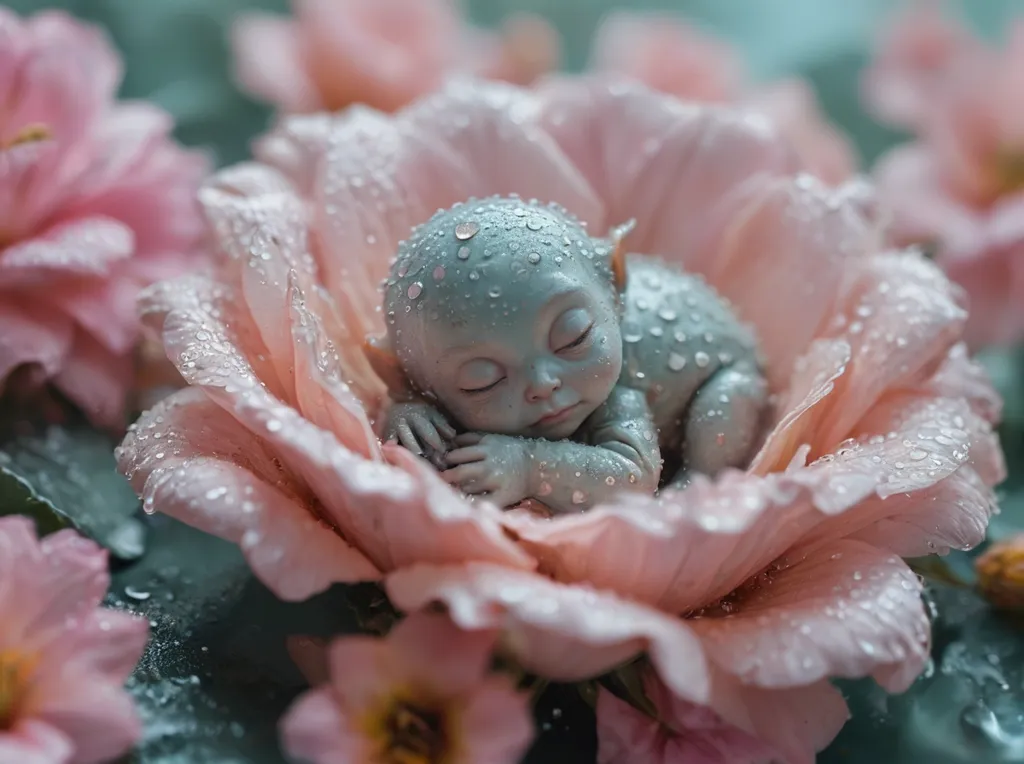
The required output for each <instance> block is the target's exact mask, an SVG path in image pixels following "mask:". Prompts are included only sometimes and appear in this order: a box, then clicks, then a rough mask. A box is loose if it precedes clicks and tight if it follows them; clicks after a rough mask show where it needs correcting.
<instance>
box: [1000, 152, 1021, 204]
mask: <svg viewBox="0 0 1024 764" xmlns="http://www.w3.org/2000/svg"><path fill="white" fill-rule="evenodd" d="M995 184H996V186H997V188H998V193H999V195H1000V196H1001V195H1003V194H1012V193H1014V192H1016V191H1020V190H1021V189H1024V152H1022V151H1003V152H1000V153H999V155H998V156H997V157H996V162H995Z"/></svg>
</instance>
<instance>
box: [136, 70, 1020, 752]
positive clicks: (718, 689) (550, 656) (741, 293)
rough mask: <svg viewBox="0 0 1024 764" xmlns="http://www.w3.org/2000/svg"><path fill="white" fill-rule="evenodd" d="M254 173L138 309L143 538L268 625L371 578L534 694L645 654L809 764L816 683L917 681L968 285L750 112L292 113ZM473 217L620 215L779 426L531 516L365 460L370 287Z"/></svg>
mask: <svg viewBox="0 0 1024 764" xmlns="http://www.w3.org/2000/svg"><path fill="white" fill-rule="evenodd" d="M257 154H258V156H259V157H260V159H261V161H260V162H256V163H249V164H245V165H241V166H238V167H235V168H231V169H228V170H225V171H223V172H222V173H220V174H218V175H217V176H215V177H214V178H213V179H212V180H211V181H210V183H209V184H208V185H207V187H206V188H205V189H204V190H203V192H202V194H201V196H202V200H203V203H204V205H205V207H206V210H207V215H208V216H209V218H210V220H211V224H212V226H213V229H214V231H215V233H216V234H217V238H218V240H219V242H220V249H221V261H220V263H219V267H218V271H217V272H216V273H214V274H211V275H203V276H192V277H189V278H187V279H184V280H178V281H176V282H171V283H168V284H162V285H159V286H157V287H154V288H151V289H149V290H148V291H147V293H146V295H145V297H144V300H143V304H144V312H145V321H146V322H147V324H148V325H149V326H150V327H151V328H152V329H153V330H154V331H157V332H160V333H161V334H162V337H163V342H164V345H165V348H166V350H167V353H168V356H169V357H170V358H172V359H174V360H175V361H176V362H177V364H178V368H179V370H180V371H181V372H182V374H183V376H184V377H185V379H186V381H187V382H188V383H189V385H190V387H189V388H188V389H186V390H184V391H182V392H179V393H176V394H175V395H173V396H172V397H171V398H169V399H168V400H166V401H165V402H163V403H161V404H160V405H159V406H157V407H156V408H155V409H154V410H152V411H150V412H149V413H148V414H146V415H145V416H144V417H143V418H142V419H141V420H140V421H139V423H138V424H137V425H136V426H135V427H134V429H133V430H132V431H131V432H130V433H129V435H128V437H127V438H126V439H125V441H124V443H123V444H122V448H121V449H120V450H119V453H118V458H119V463H120V466H121V469H122V470H123V471H124V472H125V474H127V475H128V476H129V478H130V479H131V481H132V484H133V485H134V486H135V488H136V490H137V491H138V492H139V493H140V494H141V495H142V497H143V499H144V502H145V506H146V507H147V508H148V509H149V510H150V511H154V510H159V511H162V512H166V513H168V514H171V515H173V516H175V517H177V518H179V519H181V520H183V521H185V522H187V523H190V524H192V525H194V526H196V527H198V528H201V529H204V530H206V531H209V532H211V533H215V534H217V535H219V536H222V537H224V538H228V539H231V540H233V541H235V542H237V543H239V544H240V546H241V547H242V549H243V551H244V552H245V554H246V555H247V557H248V559H249V562H250V564H251V566H252V568H253V570H254V571H255V572H256V575H258V576H259V577H260V578H261V579H262V580H263V581H265V582H266V583H267V585H268V586H270V587H271V588H272V589H274V591H276V592H277V593H278V594H279V595H281V596H283V597H285V598H289V599H301V598H304V597H307V596H309V595H310V594H312V593H314V592H317V591H320V590H322V589H324V588H326V587H327V586H329V585H330V584H331V583H333V582H336V581H351V580H360V579H369V578H380V577H385V578H386V581H385V584H386V586H387V589H388V592H389V594H390V596H391V598H392V601H393V602H394V604H395V605H396V606H398V607H399V608H401V609H403V610H406V611H415V610H418V609H420V608H421V607H423V606H426V605H428V604H431V603H442V604H443V605H445V606H446V607H447V609H448V612H449V615H450V617H451V618H452V619H453V620H454V622H455V623H456V624H457V625H458V626H460V627H461V628H463V629H466V630H478V629H479V630H487V631H489V630H501V631H502V632H503V633H504V642H503V644H504V645H506V646H507V648H508V649H509V650H511V651H512V652H513V653H514V654H515V655H516V657H517V658H518V659H519V661H521V663H522V664H523V665H524V667H525V668H527V669H528V670H530V671H533V672H535V673H537V674H539V675H542V676H546V677H549V678H551V679H555V680H559V681H562V680H564V681H576V680H580V679H584V678H588V677H593V676H596V675H599V674H601V673H603V672H606V671H608V670H609V669H611V668H613V667H615V666H617V665H619V664H621V663H622V662H623V661H626V660H629V659H630V658H632V657H633V656H636V655H637V654H638V653H641V652H644V651H646V652H647V653H648V655H649V656H650V659H651V662H652V664H653V665H654V667H655V669H656V670H657V673H658V676H659V677H660V680H661V681H662V682H663V683H664V685H665V686H666V687H667V688H668V689H669V690H670V691H671V692H672V693H673V695H674V696H675V697H676V698H678V699H679V700H682V701H685V702H687V703H690V704H693V705H696V706H701V707H706V708H709V709H711V710H713V711H714V712H715V714H717V716H718V717H720V718H721V719H722V720H723V723H725V724H728V725H731V726H733V727H736V728H737V729H739V730H742V731H744V732H746V733H747V734H749V735H752V736H753V737H755V738H757V739H759V740H761V741H763V742H764V743H765V744H766V745H770V746H772V747H774V748H775V749H777V750H778V751H780V752H781V754H782V755H783V756H784V757H785V758H786V760H787V761H792V762H797V763H798V764H800V763H801V762H810V761H811V760H812V758H813V752H814V751H815V750H817V749H818V748H820V747H821V746H822V745H824V742H825V741H824V740H823V738H822V736H821V734H819V733H820V729H819V728H824V729H828V730H831V731H834V730H835V729H836V728H837V727H838V725H839V724H840V723H841V721H842V719H843V718H845V708H844V706H843V705H842V702H841V699H840V698H839V697H838V695H837V694H836V692H835V691H834V690H833V689H832V688H831V687H830V685H829V684H828V679H829V678H830V677H837V676H842V677H860V676H869V675H870V676H874V677H875V678H876V679H877V680H878V681H879V682H880V683H881V684H882V685H883V686H884V687H886V688H887V689H890V690H893V691H900V690H902V689H904V688H906V687H907V686H908V685H909V683H910V682H911V681H912V680H913V678H914V677H915V676H916V675H917V673H918V672H919V671H920V670H921V667H922V666H923V665H924V661H925V659H926V657H927V648H928V623H927V619H926V618H925V614H924V611H923V609H922V606H921V602H920V597H919V589H920V586H919V583H918V581H917V579H916V577H915V576H914V575H913V574H912V573H911V571H910V570H909V568H907V566H906V565H905V564H904V563H903V562H902V561H901V560H900V559H899V556H898V555H902V556H915V555H924V554H928V553H931V552H935V551H939V552H941V551H945V550H947V549H949V548H951V547H952V548H957V549H960V548H969V547H971V546H973V545H975V544H977V543H978V542H979V541H980V540H981V539H982V538H983V536H984V531H985V527H986V524H987V521H988V517H989V514H990V512H991V511H992V507H993V495H992V490H991V486H993V485H994V484H996V483H998V482H999V481H1000V480H1001V479H1002V477H1003V473H1004V465H1003V461H1002V455H1001V453H1000V450H999V446H998V441H997V439H996V436H995V435H994V434H993V432H992V423H993V422H995V421H996V420H997V419H998V417H999V409H1000V401H999V399H998V397H997V396H996V395H995V393H994V392H993V390H992V388H991V386H990V385H989V383H988V381H987V379H986V378H985V376H984V374H983V373H982V372H981V371H980V369H979V367H978V366H977V365H976V364H974V363H973V362H972V361H971V360H970V359H969V358H968V356H967V354H966V351H965V350H964V347H963V345H962V344H961V343H960V338H961V333H962V331H963V326H964V322H965V320H966V312H965V310H964V309H963V307H962V305H961V304H960V293H959V291H958V290H957V289H955V288H954V287H953V286H951V285H950V283H949V282H948V281H947V280H946V278H945V277H944V276H943V274H942V273H941V272H940V271H939V270H938V269H937V268H935V267H934V266H933V265H932V264H931V263H929V262H928V261H927V260H925V259H924V258H922V257H920V256H919V255H918V254H916V253H914V252H905V251H896V250H890V249H887V248H885V247H884V246H883V244H882V242H881V234H880V232H879V231H878V228H877V226H876V224H875V223H874V222H873V221H872V220H871V219H870V218H869V217H868V216H867V215H866V214H865V212H864V210H865V202H870V189H866V188H864V187H863V186H862V185H857V186H855V187H854V186H842V187H840V188H838V189H829V188H827V187H825V186H824V185H822V184H821V183H820V182H819V181H817V180H815V179H814V178H813V177H811V176H808V175H806V174H802V173H801V172H800V167H801V165H800V162H799V160H798V158H797V157H796V156H795V154H794V153H793V151H792V150H791V148H790V146H789V144H787V143H786V142H785V141H784V140H782V139H781V138H780V137H779V136H778V135H777V134H776V133H775V132H774V131H773V130H772V129H771V126H770V125H769V124H768V123H767V122H766V121H765V120H763V119H751V118H750V116H749V114H748V113H746V112H742V111H735V110H733V109H732V108H722V107H714V106H706V105H697V104H692V103H691V104H685V103H682V102H679V101H677V100H676V99H674V98H671V97H668V96H664V95H660V94H656V93H653V92H651V91H650V90H648V89H646V88H644V87H642V86H640V85H637V84H623V83H621V82H617V81H608V80H605V79H601V78H596V79H582V80H581V79H563V80H558V81H551V82H548V83H547V84H545V85H543V86H541V87H540V88H539V89H536V90H522V89H518V88H513V87H510V86H503V85H497V84H483V83H461V84H452V85H451V86H449V87H448V88H447V89H446V90H444V91H443V92H440V93H437V94H434V95H432V96H430V97H428V98H425V99H423V100H421V101H419V102H417V103H416V104H413V105H412V106H410V107H409V108H407V109H405V110H402V111H401V112H399V113H398V114H396V115H394V116H388V115H384V114H382V113H379V112H375V111H371V110H369V109H365V108H355V109H350V110H348V111H347V112H344V113H342V114H340V115H333V116H332V115H317V116H311V117H295V118H292V119H289V120H286V121H285V122H284V123H283V124H282V125H281V126H280V127H279V128H278V129H277V130H275V132H273V133H272V134H271V135H269V136H267V137H266V138H265V139H264V140H262V141H261V142H260V144H259V145H258V147H257ZM494 193H502V194H510V193H518V194H520V195H521V196H522V197H524V198H531V197H536V198H539V199H542V200H545V201H548V200H550V201H555V202H558V203H560V204H562V205H563V206H565V207H566V208H567V209H569V210H570V211H571V212H573V213H575V214H576V215H577V216H578V217H579V218H580V219H581V220H585V221H587V223H588V224H589V227H590V230H593V231H604V230H608V229H609V228H610V227H611V226H613V225H615V224H617V223H618V222H621V221H624V220H629V219H631V218H635V219H636V221H637V226H636V228H635V230H634V232H633V233H632V234H631V235H630V246H631V248H632V249H633V250H634V251H637V252H641V253H657V254H660V255H662V256H664V257H666V258H668V260H669V261H670V262H674V263H676V264H677V265H678V266H680V267H683V268H686V269H688V270H690V271H692V272H696V273H700V274H702V275H703V276H704V277H705V278H706V279H707V280H708V281H709V283H711V284H712V285H714V286H715V287H716V288H717V289H718V290H720V291H721V293H722V294H723V295H725V296H726V297H727V298H728V299H729V300H730V301H731V303H732V304H733V306H734V307H735V309H736V310H737V312H738V313H739V314H740V315H741V317H742V318H743V319H745V320H746V321H748V322H749V323H751V324H752V325H753V326H755V327H757V330H758V333H759V336H760V345H761V350H762V352H763V354H764V357H765V359H766V370H767V375H768V378H769V383H770V385H771V387H772V389H773V391H774V393H775V395H776V398H777V408H776V411H775V414H774V422H773V426H772V429H771V431H770V432H769V433H768V434H767V436H766V439H765V442H764V444H763V446H762V448H761V450H760V453H759V454H758V455H757V457H756V459H755V460H754V462H753V463H752V464H751V465H750V467H749V469H748V470H746V471H744V472H740V471H731V472H727V473H725V474H723V475H721V476H720V477H718V478H717V479H715V480H709V479H703V478H698V479H697V480H696V481H695V482H694V483H693V484H692V485H691V486H690V487H689V488H687V489H686V490H685V491H682V492H671V491H670V492H665V493H663V494H662V495H661V496H659V497H658V498H653V497H652V498H646V499H645V498H643V497H638V496H636V495H631V494H624V495H623V497H622V498H621V499H620V500H619V501H616V502H612V503H609V504H606V505H602V506H598V507H596V508H594V509H592V510H591V511H589V512H587V513H586V514H581V515H570V516H560V517H557V518H554V519H550V520H547V519H542V518H538V517H535V516H532V515H530V514H527V513H524V512H522V511H513V512H508V513H502V512H500V511H499V510H498V509H497V508H495V507H493V506H491V505H488V504H486V503H484V504H473V505H471V504H470V503H468V502H467V501H466V499H465V498H464V497H462V496H460V495H458V494H456V493H455V492H454V491H453V490H452V489H451V488H449V486H448V485H446V484H445V483H443V482H442V481H441V479H440V478H439V476H438V475H437V474H436V473H435V472H434V470H433V469H432V468H431V467H430V466H429V465H428V464H427V463H426V462H424V461H422V460H420V459H418V458H415V457H413V456H411V455H410V453H409V452H407V451H404V450H402V449H396V448H391V447H384V446H382V445H381V444H380V442H379V441H378V439H377V437H376V435H375V433H374V430H373V427H372V422H374V421H375V420H376V418H377V417H378V415H379V414H380V412H381V410H382V407H383V406H384V405H385V404H386V395H385V391H384V386H383V383H382V382H381V380H380V379H378V378H377V377H376V376H375V375H374V374H373V372H372V371H371V369H370V366H369V364H368V362H367V360H366V357H365V356H364V354H363V352H362V343H363V341H364V338H365V337H367V336H376V335H379V334H380V332H381V331H382V330H383V327H384V324H383V316H382V315H381V313H380V309H379V301H380V296H379V294H378V292H377V284H378V283H379V281H380V279H381V278H382V277H383V276H384V275H385V274H386V273H387V271H388V268H389V262H390V260H391V258H392V256H393V254H394V252H395V249H396V245H397V242H398V241H399V240H401V239H403V238H404V237H406V236H407V235H408V234H409V231H410V230H411V228H412V227H413V226H414V225H417V224H419V223H421V222H423V221H425V220H426V219H427V218H429V217H430V215H431V214H432V213H433V212H434V211H435V210H436V209H438V208H439V207H440V208H443V207H448V206H450V205H452V204H454V203H456V202H459V201H464V200H466V199H469V198H471V197H477V198H482V197H485V196H488V195H491V194H494ZM797 274H798V275H797ZM826 712H827V716H828V719H826V720H822V719H821V718H820V716H821V714H822V713H826ZM808 719H817V720H818V721H817V722H815V725H812V726H808V724H807V720H808Z"/></svg>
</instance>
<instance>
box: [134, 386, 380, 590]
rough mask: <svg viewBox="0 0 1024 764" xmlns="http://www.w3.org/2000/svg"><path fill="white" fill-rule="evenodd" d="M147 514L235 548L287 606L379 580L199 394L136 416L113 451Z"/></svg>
mask: <svg viewBox="0 0 1024 764" xmlns="http://www.w3.org/2000/svg"><path fill="white" fill-rule="evenodd" d="M118 459H119V466H120V468H121V470H122V471H123V472H125V473H126V474H127V475H128V477H129V479H130V480H131V481H132V485H133V486H134V487H135V489H136V491H138V492H139V494H140V495H141V496H142V499H143V502H144V504H145V506H146V507H157V508H159V509H160V511H162V512H165V513H167V514H169V515H171V516H172V517H175V518H177V519H179V520H181V521H182V522H185V523H188V524H189V525H192V526H194V527H196V528H199V529H200V530H203V531H206V532H207V533H212V534H214V535H216V536H219V537H221V538H224V539H227V540H229V541H232V542H234V543H236V544H239V546H240V547H241V548H242V552H243V553H244V554H245V557H246V560H247V561H248V562H249V565H250V566H251V567H252V569H253V572H254V573H255V574H256V576H257V577H258V578H259V579H260V580H261V581H263V582H264V583H265V584H266V585H267V586H268V587H270V589H272V590H273V591H274V592H275V593H276V594H277V595H278V596H279V597H281V598H282V599H286V600H303V599H306V598H308V597H310V596H312V595H313V594H316V593H317V592H320V591H323V590H325V589H327V588H328V587H329V586H330V585H331V584H334V583H336V582H351V581H361V580H372V579H375V578H377V577H378V575H379V574H378V572H377V570H376V568H375V567H374V566H373V564H372V563H370V562H369V560H367V559H366V558H365V557H364V556H363V555H362V554H361V553H360V552H359V551H357V550H356V549H354V548H353V547H351V546H349V545H348V544H347V543H346V542H345V540H344V539H343V538H341V536H339V535H338V534H337V533H336V532H335V531H334V529H332V528H331V527H330V526H329V525H327V524H326V523H324V522H323V521H321V520H318V519H317V517H316V515H315V511H316V510H315V499H313V498H312V497H310V496H308V494H306V495H304V492H303V490H302V488H301V487H300V486H298V485H296V484H295V482H294V480H293V479H292V478H291V477H290V476H289V475H288V474H287V473H285V472H284V471H283V470H282V469H281V468H280V467H278V466H277V465H276V464H275V460H274V455H273V452H272V451H271V450H270V449H268V448H267V445H266V444H265V443H262V442H260V441H258V440H257V439H256V438H254V437H253V436H251V435H249V434H248V433H247V432H246V431H245V429H244V428H243V427H242V426H241V425H240V424H238V422H236V421H235V420H234V419H232V418H231V416H230V415H229V414H228V413H226V412H224V411H223V410H222V409H220V408H219V407H217V406H216V405H215V404H214V403H213V402H212V401H210V400H209V399H208V398H207V397H206V396H205V395H204V394H203V393H202V392H201V391H199V390H183V391H181V392H178V393H174V394H173V395H171V396H170V397H169V398H166V399H164V400H163V401H161V402H160V403H159V404H157V406H156V407H155V408H153V409H152V410H150V411H149V412H147V413H146V414H144V415H143V417H142V418H141V419H140V420H139V422H138V423H136V425H135V426H134V428H133V430H132V432H130V433H129V434H128V437H127V438H125V441H124V443H123V444H122V446H121V448H120V449H119V451H118Z"/></svg>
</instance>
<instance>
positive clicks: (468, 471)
mask: <svg viewBox="0 0 1024 764" xmlns="http://www.w3.org/2000/svg"><path fill="white" fill-rule="evenodd" d="M486 474H487V470H485V469H484V466H483V462H472V463H471V464H460V465H459V466H458V467H452V468H451V469H450V470H445V471H444V472H442V473H441V477H442V478H444V480H445V482H447V483H449V484H451V485H457V486H460V487H461V486H463V485H464V484H466V483H469V482H472V481H475V480H480V479H481V478H483V477H484V476H485V475H486Z"/></svg>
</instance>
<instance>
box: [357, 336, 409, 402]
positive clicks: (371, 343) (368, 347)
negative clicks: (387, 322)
mask: <svg viewBox="0 0 1024 764" xmlns="http://www.w3.org/2000/svg"><path fill="white" fill-rule="evenodd" d="M363 354H364V355H365V356H366V360H367V361H369V363H370V368H371V369H373V371H374V372H375V373H376V374H377V376H378V377H380V378H381V381H382V382H383V383H384V384H385V385H386V386H387V388H388V392H390V393H391V396H392V397H396V396H400V395H404V394H406V393H408V392H409V380H408V379H406V376H405V372H404V371H403V370H402V364H400V363H399V362H398V356H397V355H395V351H394V350H393V349H392V347H391V343H390V342H389V341H388V338H387V337H386V336H384V337H367V338H366V341H365V342H363Z"/></svg>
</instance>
